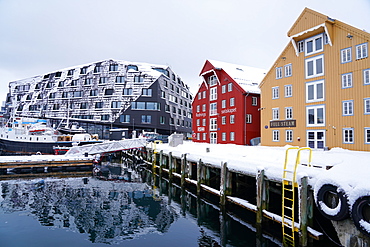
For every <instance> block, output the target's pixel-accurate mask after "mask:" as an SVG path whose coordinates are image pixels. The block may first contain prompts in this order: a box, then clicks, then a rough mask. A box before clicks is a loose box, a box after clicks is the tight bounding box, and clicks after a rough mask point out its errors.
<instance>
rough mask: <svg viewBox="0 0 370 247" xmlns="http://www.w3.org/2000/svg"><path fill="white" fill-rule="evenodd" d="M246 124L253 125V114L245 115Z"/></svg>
mask: <svg viewBox="0 0 370 247" xmlns="http://www.w3.org/2000/svg"><path fill="white" fill-rule="evenodd" d="M245 123H252V114H246V115H245Z"/></svg>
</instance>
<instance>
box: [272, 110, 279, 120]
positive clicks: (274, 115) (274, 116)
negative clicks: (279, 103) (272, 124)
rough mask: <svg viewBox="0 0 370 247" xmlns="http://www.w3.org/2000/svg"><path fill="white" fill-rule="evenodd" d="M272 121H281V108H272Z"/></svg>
mask: <svg viewBox="0 0 370 247" xmlns="http://www.w3.org/2000/svg"><path fill="white" fill-rule="evenodd" d="M272 120H279V108H272Z"/></svg>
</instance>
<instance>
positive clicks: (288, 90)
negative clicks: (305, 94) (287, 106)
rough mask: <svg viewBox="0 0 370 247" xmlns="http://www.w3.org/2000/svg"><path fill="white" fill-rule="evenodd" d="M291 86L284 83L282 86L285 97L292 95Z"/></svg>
mask: <svg viewBox="0 0 370 247" xmlns="http://www.w3.org/2000/svg"><path fill="white" fill-rule="evenodd" d="M292 88H293V86H292V85H285V86H284V95H285V97H292V96H293V89H292Z"/></svg>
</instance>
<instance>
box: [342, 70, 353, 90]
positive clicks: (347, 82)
mask: <svg viewBox="0 0 370 247" xmlns="http://www.w3.org/2000/svg"><path fill="white" fill-rule="evenodd" d="M341 78H342V89H345V88H351V87H353V75H352V72H349V73H345V74H342V75H341Z"/></svg>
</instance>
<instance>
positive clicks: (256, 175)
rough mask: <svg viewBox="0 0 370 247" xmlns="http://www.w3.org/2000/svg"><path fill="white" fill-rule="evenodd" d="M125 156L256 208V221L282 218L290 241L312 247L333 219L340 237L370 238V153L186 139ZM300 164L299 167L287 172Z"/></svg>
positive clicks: (224, 202) (226, 201)
mask: <svg viewBox="0 0 370 247" xmlns="http://www.w3.org/2000/svg"><path fill="white" fill-rule="evenodd" d="M287 150H288V151H287ZM127 155H129V156H131V157H132V158H133V159H134V160H144V161H146V162H147V164H148V165H149V166H150V169H151V170H152V171H153V174H154V175H156V176H160V177H164V178H166V179H169V180H172V181H174V182H176V183H179V184H180V185H181V186H182V187H184V188H185V187H187V188H193V189H194V190H196V192H197V194H198V195H204V193H208V194H212V195H216V196H218V197H219V198H220V199H219V203H220V206H221V207H225V208H227V207H229V206H230V205H239V206H241V207H243V208H246V209H248V210H250V211H253V212H255V213H256V225H260V226H263V225H264V224H266V223H265V222H266V220H268V219H270V220H273V221H275V222H278V223H280V224H281V227H282V229H283V230H282V232H283V241H284V242H289V241H293V242H296V243H298V242H299V244H300V245H301V246H307V242H308V241H309V239H310V237H311V238H312V239H316V240H319V239H321V238H325V237H324V234H328V233H325V232H324V231H325V230H324V229H321V225H323V224H325V225H327V224H330V226H331V229H332V232H334V234H335V235H337V236H334V239H336V240H337V242H340V243H341V244H342V245H344V246H350V244H349V243H353V241H357V243H358V244H365V243H369V236H370V234H369V232H370V227H368V226H370V219H368V218H367V217H366V215H367V213H368V212H369V210H370V207H368V206H364V205H365V204H366V205H368V202H370V185H368V183H367V180H368V179H367V176H368V174H369V173H368V172H367V171H368V168H367V166H368V161H369V160H370V153H368V152H355V151H348V150H343V149H339V148H338V149H337V148H335V149H332V150H329V151H316V150H315V151H312V150H309V149H299V148H295V147H288V146H287V147H261V146H259V147H251V146H239V145H230V144H227V145H220V144H199V143H192V142H184V143H183V144H181V145H178V146H176V147H171V146H170V145H168V144H156V145H154V144H150V145H149V146H147V149H146V152H142V150H131V151H128V152H127ZM295 165H296V170H295V172H294V174H293V172H292V173H291V174H292V175H289V174H288V175H287V173H288V172H291V171H292V167H294V166H295ZM284 166H286V167H284ZM289 186H290V187H289ZM289 201H291V204H290V205H289V204H288V202H289ZM314 212H315V213H314ZM350 216H351V218H350ZM293 222H294V224H293ZM355 226H356V227H355ZM356 228H357V229H358V230H356V231H353V230H351V231H346V230H345V229H356ZM343 229H344V230H343ZM326 230H327V229H326ZM339 231H341V234H337V233H338V232H339ZM285 235H286V236H285ZM329 237H330V238H333V236H329ZM298 239H299V240H298ZM360 246H361V245H360Z"/></svg>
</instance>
